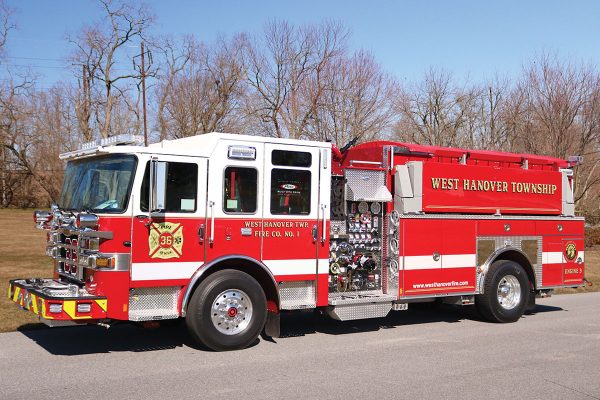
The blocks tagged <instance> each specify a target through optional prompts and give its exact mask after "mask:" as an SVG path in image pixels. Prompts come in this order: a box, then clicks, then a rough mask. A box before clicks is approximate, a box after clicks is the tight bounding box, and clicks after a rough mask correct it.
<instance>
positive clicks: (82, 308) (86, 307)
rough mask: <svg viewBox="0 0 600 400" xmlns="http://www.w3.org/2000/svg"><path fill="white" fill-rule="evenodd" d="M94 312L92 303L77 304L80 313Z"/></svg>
mask: <svg viewBox="0 0 600 400" xmlns="http://www.w3.org/2000/svg"><path fill="white" fill-rule="evenodd" d="M90 311H92V305H91V304H90V303H79V304H77V312H78V313H89V312H90Z"/></svg>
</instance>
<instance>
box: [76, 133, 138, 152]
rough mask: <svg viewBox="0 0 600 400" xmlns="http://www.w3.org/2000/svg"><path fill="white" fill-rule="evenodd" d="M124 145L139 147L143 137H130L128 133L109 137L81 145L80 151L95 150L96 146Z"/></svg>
mask: <svg viewBox="0 0 600 400" xmlns="http://www.w3.org/2000/svg"><path fill="white" fill-rule="evenodd" d="M125 144H132V145H137V146H141V145H143V144H144V137H143V136H141V135H131V134H129V133H125V134H122V135H115V136H110V137H107V138H102V139H96V140H93V141H91V142H87V143H84V144H83V145H81V149H82V150H87V149H93V148H96V147H98V146H119V145H125Z"/></svg>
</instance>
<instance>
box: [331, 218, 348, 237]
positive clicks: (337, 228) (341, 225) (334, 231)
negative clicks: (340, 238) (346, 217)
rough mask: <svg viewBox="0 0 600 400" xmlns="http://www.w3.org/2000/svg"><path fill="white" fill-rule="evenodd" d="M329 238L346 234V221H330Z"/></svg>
mask: <svg viewBox="0 0 600 400" xmlns="http://www.w3.org/2000/svg"><path fill="white" fill-rule="evenodd" d="M330 223H331V227H330V230H331V236H333V237H335V235H345V234H346V221H331V222H330Z"/></svg>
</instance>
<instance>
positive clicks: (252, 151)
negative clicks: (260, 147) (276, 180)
mask: <svg viewBox="0 0 600 400" xmlns="http://www.w3.org/2000/svg"><path fill="white" fill-rule="evenodd" d="M227 158H230V159H234V160H256V148H254V147H249V146H229V150H228V151H227Z"/></svg>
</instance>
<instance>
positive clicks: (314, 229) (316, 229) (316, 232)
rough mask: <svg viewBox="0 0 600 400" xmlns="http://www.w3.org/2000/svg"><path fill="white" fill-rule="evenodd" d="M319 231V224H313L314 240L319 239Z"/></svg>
mask: <svg viewBox="0 0 600 400" xmlns="http://www.w3.org/2000/svg"><path fill="white" fill-rule="evenodd" d="M318 231H319V228H317V225H313V227H312V239H313V242H316V241H317V235H318V234H319V233H318Z"/></svg>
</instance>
